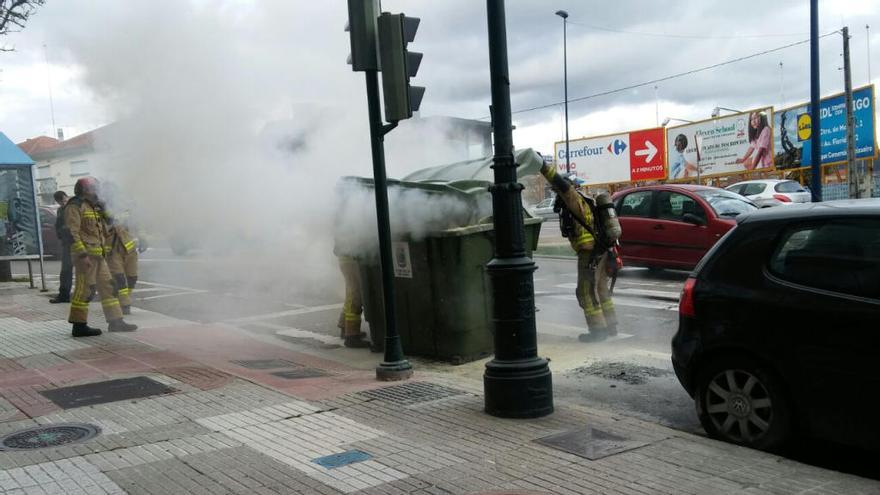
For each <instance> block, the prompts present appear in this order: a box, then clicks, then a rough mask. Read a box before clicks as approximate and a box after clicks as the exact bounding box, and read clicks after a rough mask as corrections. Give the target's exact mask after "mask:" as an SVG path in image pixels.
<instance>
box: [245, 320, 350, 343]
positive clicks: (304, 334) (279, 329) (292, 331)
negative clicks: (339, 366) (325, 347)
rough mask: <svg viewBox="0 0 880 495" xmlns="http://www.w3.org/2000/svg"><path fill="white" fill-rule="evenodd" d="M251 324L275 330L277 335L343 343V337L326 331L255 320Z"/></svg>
mask: <svg viewBox="0 0 880 495" xmlns="http://www.w3.org/2000/svg"><path fill="white" fill-rule="evenodd" d="M251 325H256V326H260V327H263V328H266V329H269V330H275V335H284V336H287V337H295V338H298V339H312V340H317V341H319V342H322V343H324V344H329V345H342V339H340V338H339V337H333V336H331V335H327V334H324V333H318V332H311V331H309V330H302V329H299V328H293V327H285V326H283V325H276V324H274V323H267V322H263V321H258V322H253V323H251Z"/></svg>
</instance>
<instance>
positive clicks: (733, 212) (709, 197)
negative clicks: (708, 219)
mask: <svg viewBox="0 0 880 495" xmlns="http://www.w3.org/2000/svg"><path fill="white" fill-rule="evenodd" d="M697 194H699V195H700V196H702V197H703V199H705V200H706V201H708V202H709V205H710V206H711V207H712V209H713V210H715V213H716V214H717V215H718V216H722V217H735V216H737V215H739V214H741V213H748V212H750V211H755V210H757V209H758V207H756V206H755V205H754V203H752V202H751V201H749V200H747V199H746V198H744V197H742V196H740V195H739V194H735V193H732V192H730V191H725V190H724V189H704V190H702V191H697Z"/></svg>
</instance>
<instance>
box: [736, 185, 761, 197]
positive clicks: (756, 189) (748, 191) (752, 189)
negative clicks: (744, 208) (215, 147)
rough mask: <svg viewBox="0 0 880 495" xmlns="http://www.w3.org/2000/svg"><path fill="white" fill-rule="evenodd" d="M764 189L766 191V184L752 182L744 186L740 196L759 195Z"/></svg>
mask: <svg viewBox="0 0 880 495" xmlns="http://www.w3.org/2000/svg"><path fill="white" fill-rule="evenodd" d="M764 189H767V184H764V183H761V182H752V183H750V184H745V186H744V187H743V189H742V191H740V194H742V195H743V196H753V195H755V194H761V193H762V192H764Z"/></svg>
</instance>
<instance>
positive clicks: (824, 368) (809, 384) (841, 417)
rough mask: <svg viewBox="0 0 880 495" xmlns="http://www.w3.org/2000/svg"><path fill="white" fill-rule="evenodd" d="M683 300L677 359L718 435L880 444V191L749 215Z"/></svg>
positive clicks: (766, 444) (762, 443)
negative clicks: (871, 196) (866, 197)
mask: <svg viewBox="0 0 880 495" xmlns="http://www.w3.org/2000/svg"><path fill="white" fill-rule="evenodd" d="M679 312H680V321H679V329H678V332H677V333H676V335H675V337H673V339H672V363H673V366H674V367H675V373H676V375H677V376H678V379H679V381H680V382H681V384H682V385H683V386H684V388H685V389H686V390H687V391H688V393H689V394H690V395H691V396H692V397H693V398H694V402H695V403H696V407H697V413H698V415H699V418H700V422H701V423H702V425H703V427H704V428H705V429H706V432H707V433H709V434H710V435H711V436H712V437H715V438H719V439H723V440H726V441H729V442H734V443H738V444H742V445H748V446H751V447H756V448H761V449H774V448H778V447H781V446H782V445H783V444H785V443H786V441H787V440H789V439H791V438H792V437H793V436H794V435H795V434H803V435H807V436H811V437H814V438H819V439H823V440H830V441H833V442H837V443H843V444H846V445H851V446H855V447H861V448H868V449H872V450H873V449H878V448H880V426H878V425H880V422H878V415H880V368H878V365H880V199H869V200H852V201H831V202H826V203H811V204H806V205H797V206H791V207H788V208H770V209H767V210H761V211H757V212H754V213H750V214H747V215H742V216H741V217H740V218H738V222H737V226H736V227H735V228H734V229H733V230H731V231H730V232H728V233H727V234H726V235H725V236H724V237H723V238H722V240H721V241H719V242H718V244H716V245H715V246H714V247H713V248H712V249H711V250H710V251H709V252H708V253H707V254H706V256H705V257H704V258H703V259H702V260H701V261H700V263H699V265H697V267H696V269H695V270H694V272H693V273H692V274H691V277H690V278H688V280H687V282H686V283H685V287H684V290H683V291H682V296H681V303H680V308H679Z"/></svg>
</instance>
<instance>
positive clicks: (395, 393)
mask: <svg viewBox="0 0 880 495" xmlns="http://www.w3.org/2000/svg"><path fill="white" fill-rule="evenodd" d="M463 393H464V392H463V391H461V390H456V389H454V388H449V387H444V386H442V385H436V384H433V383H427V382H413V383H405V384H403V385H393V386H391V387H383V388H377V389H373V390H365V391H363V392H358V394H359V395H360V396H362V397H366V398H368V399H376V400H384V401H388V402H393V403H395V404H400V405H402V406H409V405H412V404H418V403H420V402H428V401H432V400H438V399H443V398H446V397H452V396H454V395H461V394H463Z"/></svg>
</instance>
